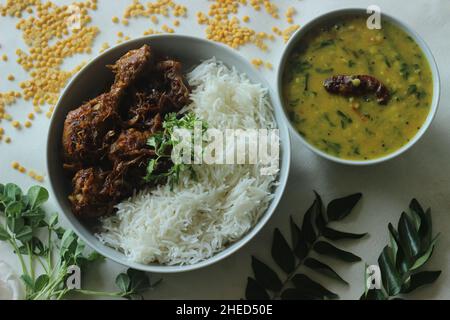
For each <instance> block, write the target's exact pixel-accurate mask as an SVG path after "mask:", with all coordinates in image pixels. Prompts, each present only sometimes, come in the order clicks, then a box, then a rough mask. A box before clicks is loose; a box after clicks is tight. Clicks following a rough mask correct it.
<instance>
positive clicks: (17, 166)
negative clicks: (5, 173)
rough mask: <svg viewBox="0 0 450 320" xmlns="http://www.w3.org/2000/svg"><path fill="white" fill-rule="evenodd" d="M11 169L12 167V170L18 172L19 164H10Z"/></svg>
mask: <svg viewBox="0 0 450 320" xmlns="http://www.w3.org/2000/svg"><path fill="white" fill-rule="evenodd" d="M11 167H12V168H13V169H14V170H19V168H20V164H19V163H18V162H17V161H14V162H13V163H11Z"/></svg>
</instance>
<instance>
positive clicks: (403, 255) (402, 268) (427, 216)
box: [361, 199, 441, 300]
mask: <svg viewBox="0 0 450 320" xmlns="http://www.w3.org/2000/svg"><path fill="white" fill-rule="evenodd" d="M388 229H389V237H390V246H389V245H388V246H386V247H385V248H384V249H383V252H382V253H381V254H380V257H379V258H378V265H379V267H380V272H381V278H382V286H383V287H382V288H380V289H370V290H368V289H367V284H366V291H365V293H364V294H363V295H362V297H361V299H364V300H390V299H399V296H400V295H404V294H407V293H410V292H412V291H414V290H416V289H417V288H419V287H422V286H424V285H428V284H432V283H434V282H435V281H436V280H437V279H438V278H439V276H440V274H441V271H420V269H421V268H422V267H423V266H424V265H425V264H426V263H427V262H428V261H429V259H430V258H431V256H432V254H433V251H434V248H435V246H436V242H437V239H438V237H439V234H438V235H435V236H433V228H432V219H431V209H427V210H426V211H425V210H424V209H423V207H422V206H421V205H420V203H419V202H418V201H417V200H416V199H413V200H412V201H411V203H410V205H409V210H408V211H407V212H403V213H402V215H401V217H400V220H399V222H398V226H397V229H395V228H394V226H393V225H392V224H391V223H390V224H389V226H388Z"/></svg>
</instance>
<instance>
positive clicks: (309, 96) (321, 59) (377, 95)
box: [283, 16, 433, 160]
mask: <svg viewBox="0 0 450 320" xmlns="http://www.w3.org/2000/svg"><path fill="white" fill-rule="evenodd" d="M283 94H284V99H285V106H286V108H287V111H288V113H289V116H290V118H291V121H292V123H293V124H294V126H295V127H296V129H297V130H298V131H299V133H300V134H301V135H302V136H303V137H304V138H305V139H306V140H307V141H308V142H309V143H311V144H312V145H314V146H316V147H317V148H319V149H321V150H323V151H324V152H326V153H328V154H330V155H333V156H336V157H339V158H342V159H349V160H371V159H376V158H380V157H383V156H386V155H388V154H390V153H393V152H395V151H396V150H398V149H400V148H401V147H402V146H404V145H405V144H407V143H408V142H409V141H410V140H411V139H412V138H413V137H414V136H415V135H416V134H417V132H418V131H419V130H420V128H421V126H422V125H423V124H424V122H425V120H426V118H427V116H428V114H429V111H430V106H431V101H432V96H433V80H432V74H431V70H430V66H429V64H428V61H427V59H426V57H425V56H424V54H423V52H422V50H421V48H420V47H419V46H418V45H417V43H416V42H415V41H414V40H413V39H412V38H411V37H410V36H409V35H408V34H406V33H405V32H404V31H402V30H401V29H399V28H398V27H396V26H394V25H393V24H391V23H388V22H386V21H383V24H382V29H380V30H369V29H368V28H367V26H366V18H365V17H362V16H347V17H344V18H343V19H340V20H339V22H338V23H334V24H330V25H324V26H322V27H319V28H317V29H315V30H312V31H311V32H309V33H308V34H307V35H306V37H305V39H304V40H303V41H302V42H301V44H300V45H299V46H298V47H297V48H295V49H294V51H293V53H292V55H291V56H290V58H289V60H288V63H287V69H286V71H285V74H284V79H283Z"/></svg>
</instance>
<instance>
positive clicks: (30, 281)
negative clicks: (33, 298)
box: [20, 274, 34, 291]
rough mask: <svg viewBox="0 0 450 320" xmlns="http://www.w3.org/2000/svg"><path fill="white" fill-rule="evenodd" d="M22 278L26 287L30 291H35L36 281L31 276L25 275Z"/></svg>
mask: <svg viewBox="0 0 450 320" xmlns="http://www.w3.org/2000/svg"><path fill="white" fill-rule="evenodd" d="M20 278H21V279H22V281H23V282H24V283H25V286H26V287H27V288H29V289H31V290H33V291H34V281H33V279H32V278H31V277H30V276H29V275H27V274H23V275H21V276H20Z"/></svg>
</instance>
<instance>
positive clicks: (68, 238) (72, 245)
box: [60, 230, 78, 261]
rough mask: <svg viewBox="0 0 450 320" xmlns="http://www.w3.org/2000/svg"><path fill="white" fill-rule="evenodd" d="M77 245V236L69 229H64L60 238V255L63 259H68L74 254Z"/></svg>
mask: <svg viewBox="0 0 450 320" xmlns="http://www.w3.org/2000/svg"><path fill="white" fill-rule="evenodd" d="M77 247H78V241H77V236H76V235H75V233H74V232H73V231H71V230H66V231H65V232H64V235H63V236H62V239H61V248H60V255H61V257H62V258H63V260H64V261H69V260H71V258H72V257H73V256H74V254H75V252H76V250H77Z"/></svg>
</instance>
